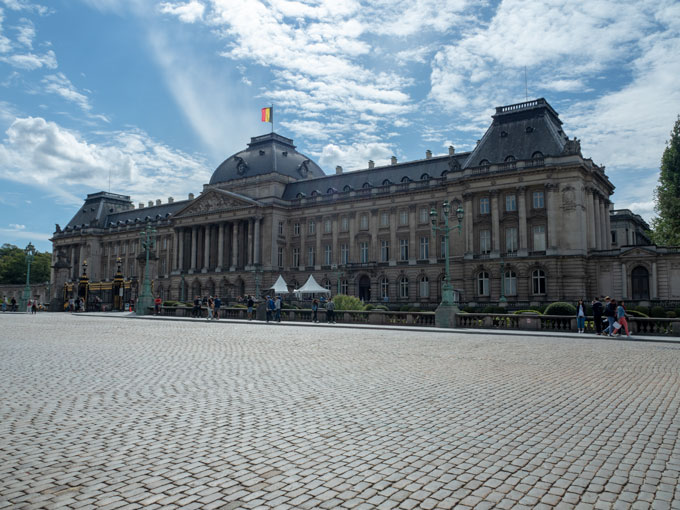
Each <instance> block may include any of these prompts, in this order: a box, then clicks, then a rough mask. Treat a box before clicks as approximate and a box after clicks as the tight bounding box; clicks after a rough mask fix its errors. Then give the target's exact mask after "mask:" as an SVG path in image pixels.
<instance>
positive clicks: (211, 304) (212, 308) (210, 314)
mask: <svg viewBox="0 0 680 510" xmlns="http://www.w3.org/2000/svg"><path fill="white" fill-rule="evenodd" d="M206 306H207V307H208V320H209V321H211V320H212V319H213V314H214V313H215V300H214V299H213V297H212V296H209V297H208V300H207V301H206Z"/></svg>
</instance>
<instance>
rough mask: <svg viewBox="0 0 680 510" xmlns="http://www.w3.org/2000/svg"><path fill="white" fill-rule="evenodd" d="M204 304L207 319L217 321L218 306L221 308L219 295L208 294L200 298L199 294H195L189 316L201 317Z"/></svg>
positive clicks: (218, 316)
mask: <svg viewBox="0 0 680 510" xmlns="http://www.w3.org/2000/svg"><path fill="white" fill-rule="evenodd" d="M203 306H205V307H206V309H207V310H208V317H207V318H208V320H209V321H218V320H220V308H222V300H221V299H220V298H219V296H214V297H213V296H208V297H204V298H203V299H202V300H201V297H200V296H196V298H195V299H194V308H193V310H192V311H191V316H192V317H195V318H200V317H201V309H202V307H203Z"/></svg>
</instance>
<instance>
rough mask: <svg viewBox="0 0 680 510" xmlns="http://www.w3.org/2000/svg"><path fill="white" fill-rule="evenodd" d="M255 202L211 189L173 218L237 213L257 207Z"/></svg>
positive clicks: (257, 203) (258, 204) (257, 204)
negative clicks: (226, 212) (216, 213)
mask: <svg viewBox="0 0 680 510" xmlns="http://www.w3.org/2000/svg"><path fill="white" fill-rule="evenodd" d="M260 205H261V204H260V203H259V202H258V201H257V200H253V199H252V198H248V197H245V196H243V195H238V194H236V193H232V192H230V191H225V190H220V189H212V190H209V191H204V192H203V193H202V194H201V195H200V196H199V197H198V198H197V199H196V200H194V201H193V202H192V203H190V204H189V205H187V206H186V207H185V208H184V209H182V210H180V211H178V212H177V214H175V218H182V217H185V216H196V215H202V214H212V213H215V212H224V211H237V210H243V209H249V208H254V207H259V206H260Z"/></svg>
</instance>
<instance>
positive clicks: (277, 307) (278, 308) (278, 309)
mask: <svg viewBox="0 0 680 510" xmlns="http://www.w3.org/2000/svg"><path fill="white" fill-rule="evenodd" d="M274 309H275V310H276V312H275V315H274V316H275V318H276V322H281V296H276V301H275V302H274Z"/></svg>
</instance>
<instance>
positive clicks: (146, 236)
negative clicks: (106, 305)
mask: <svg viewBox="0 0 680 510" xmlns="http://www.w3.org/2000/svg"><path fill="white" fill-rule="evenodd" d="M139 236H140V237H141V238H142V249H143V250H144V251H145V252H146V263H145V264H144V283H143V284H142V293H141V294H140V295H139V298H138V299H137V303H136V305H137V308H135V313H136V314H137V315H144V313H145V312H146V309H147V308H151V307H152V306H153V295H152V294H151V281H150V280H149V253H150V252H151V250H155V249H156V229H155V228H153V227H152V226H151V222H147V223H146V228H145V229H144V230H143V231H141V232H140V233H139Z"/></svg>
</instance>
